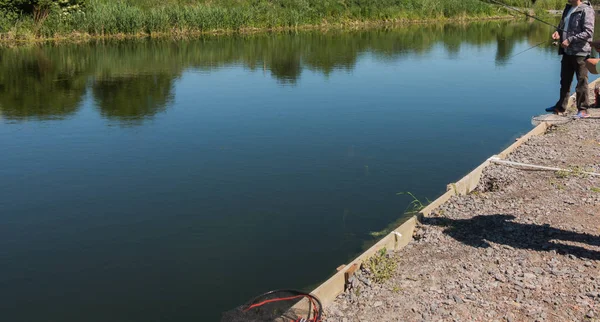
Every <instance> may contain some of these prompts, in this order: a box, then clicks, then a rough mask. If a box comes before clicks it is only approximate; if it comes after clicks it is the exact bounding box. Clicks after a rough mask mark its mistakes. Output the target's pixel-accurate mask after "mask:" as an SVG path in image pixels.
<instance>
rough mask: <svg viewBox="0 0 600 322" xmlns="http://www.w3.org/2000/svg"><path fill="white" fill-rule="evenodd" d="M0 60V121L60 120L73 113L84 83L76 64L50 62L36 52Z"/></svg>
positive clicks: (58, 61)
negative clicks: (0, 115) (5, 119)
mask: <svg viewBox="0 0 600 322" xmlns="http://www.w3.org/2000/svg"><path fill="white" fill-rule="evenodd" d="M1 57H2V59H1V60H0V110H1V112H2V115H3V117H4V118H8V119H27V118H39V119H50V118H63V117H66V116H68V115H71V114H73V113H74V112H75V111H76V110H77V107H78V106H79V103H80V101H81V98H82V96H83V94H84V93H85V87H86V80H85V77H84V76H83V75H82V74H81V70H80V69H79V68H78V66H77V65H76V64H72V63H71V62H69V61H68V60H60V59H59V60H57V61H55V60H51V59H50V58H49V57H47V56H45V55H44V54H43V53H42V52H39V51H31V52H27V51H25V52H21V51H19V55H18V56H12V55H2V56H1Z"/></svg>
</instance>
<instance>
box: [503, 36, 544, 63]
mask: <svg viewBox="0 0 600 322" xmlns="http://www.w3.org/2000/svg"><path fill="white" fill-rule="evenodd" d="M546 43H548V40H544V41H542V42H541V43H539V44H537V45H533V46H531V47H529V48H527V49H525V50H523V51H520V52H518V53H516V54H514V55H512V56H510V57H508V58H507V59H511V58H513V57H516V56H519V55H520V54H523V53H525V52H527V51H530V50H532V49H534V48H537V47H539V46H541V45H543V44H546Z"/></svg>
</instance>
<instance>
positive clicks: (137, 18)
mask: <svg viewBox="0 0 600 322" xmlns="http://www.w3.org/2000/svg"><path fill="white" fill-rule="evenodd" d="M563 2H564V1H558V0H557V1H555V0H545V1H538V2H536V7H535V9H539V8H544V9H547V8H562V6H563ZM509 3H511V4H512V5H516V6H521V7H523V6H526V5H527V4H528V3H529V2H528V1H524V0H513V1H509ZM509 13H510V14H514V13H513V12H509V11H507V10H506V9H503V8H501V7H499V6H495V5H490V4H488V3H485V2H483V1H481V0H220V1H212V0H204V1H202V0H200V1H193V0H164V1H159V0H147V1H146V0H144V1H142V0H128V1H123V0H121V1H112V0H111V1H109V0H90V1H89V2H87V4H86V5H85V7H84V8H83V10H77V11H75V12H71V13H69V14H61V13H60V12H52V13H51V14H50V15H49V16H48V18H47V19H45V20H44V21H42V22H40V23H37V24H36V23H34V21H33V18H31V17H28V16H23V15H20V16H19V15H16V14H8V13H1V14H0V34H2V38H5V39H6V38H10V39H16V40H18V39H28V38H53V37H60V36H73V35H82V34H83V35H90V36H107V35H117V34H126V35H136V34H145V35H147V34H157V33H160V34H162V33H170V34H176V33H193V32H210V31H215V30H229V31H238V30H240V29H246V28H247V29H251V28H257V29H273V28H295V27H298V26H306V25H324V24H325V25H326V24H333V23H335V24H338V23H342V24H343V23H350V22H352V23H355V22H373V21H376V22H379V21H405V20H423V19H441V18H464V17H491V16H501V15H507V14H509Z"/></svg>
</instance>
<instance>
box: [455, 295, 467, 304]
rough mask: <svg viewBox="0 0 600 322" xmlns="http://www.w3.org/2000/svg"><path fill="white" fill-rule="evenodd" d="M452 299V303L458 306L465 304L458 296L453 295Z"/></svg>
mask: <svg viewBox="0 0 600 322" xmlns="http://www.w3.org/2000/svg"><path fill="white" fill-rule="evenodd" d="M452 298H453V299H454V302H456V303H458V304H462V303H465V301H463V299H461V298H460V296H458V295H453V296H452Z"/></svg>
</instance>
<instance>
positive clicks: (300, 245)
mask: <svg viewBox="0 0 600 322" xmlns="http://www.w3.org/2000/svg"><path fill="white" fill-rule="evenodd" d="M549 34H550V28H548V27H546V26H545V25H542V24H540V23H533V24H532V23H527V22H514V21H513V22H488V23H473V24H469V25H461V26H459V25H437V26H411V27H404V28H395V29H387V30H386V29H377V30H367V31H344V32H341V31H329V32H325V33H322V32H301V33H278V34H260V35H250V36H223V37H208V36H207V37H205V38H202V39H194V40H182V41H166V40H155V41H150V40H136V41H112V42H99V43H88V44H60V45H46V46H36V47H31V46H29V47H20V48H12V49H1V50H0V137H1V141H0V155H1V159H0V160H1V162H0V164H1V167H0V290H1V291H0V312H2V320H3V321H12V322H18V321H102V322H104V321H111V322H118V321H123V322H125V321H127V322H130V321H131V322H137V321H140V322H142V321H143V322H149V321H218V319H219V316H220V313H221V312H222V311H224V310H227V309H231V308H233V307H235V306H236V305H240V304H242V303H243V302H244V301H246V300H248V299H249V298H251V297H253V296H255V295H258V294H260V293H263V292H266V291H268V290H271V289H279V288H298V289H303V290H311V289H312V288H313V287H315V286H316V285H318V284H319V283H320V282H322V281H324V280H325V279H326V278H328V277H329V276H330V275H331V274H332V273H333V272H334V271H335V268H336V267H337V266H339V265H340V264H343V263H347V262H348V261H349V260H350V259H352V258H354V257H355V256H356V255H357V254H358V253H360V252H361V251H362V250H364V247H366V246H368V245H369V244H371V243H373V242H374V241H375V239H374V237H372V236H371V232H375V231H379V230H382V229H384V228H385V227H386V226H388V225H390V224H391V223H393V222H396V221H398V220H401V218H403V213H404V210H405V209H406V207H407V206H408V205H409V203H410V201H411V199H410V197H408V196H406V195H398V194H397V193H399V192H407V191H409V192H412V193H414V194H415V195H416V196H417V197H418V198H420V199H422V200H423V201H424V200H425V199H426V198H428V199H430V200H433V199H435V198H436V197H437V196H439V195H440V194H442V193H443V192H444V191H445V188H446V184H448V183H450V182H454V181H456V180H458V179H459V178H461V177H462V176H463V175H464V174H466V173H467V172H469V171H470V170H471V169H472V168H474V167H475V166H477V165H478V164H480V163H481V162H483V161H484V160H485V159H486V158H488V157H490V156H491V155H493V154H495V153H497V152H499V151H500V150H502V149H503V148H505V147H506V146H508V145H509V144H511V143H512V142H514V139H515V138H517V137H518V136H520V135H521V134H523V133H525V132H527V131H529V130H530V129H531V128H532V125H531V117H532V116H534V115H539V114H542V113H544V108H546V107H547V106H549V105H550V104H553V103H554V102H555V101H556V100H557V98H558V89H559V70H560V66H559V61H560V57H559V56H558V55H557V54H556V48H555V47H551V46H549V42H548V43H547V44H545V45H544V46H540V47H537V48H534V49H532V50H529V51H527V52H524V53H522V54H519V55H517V56H514V57H513V55H515V54H518V53H519V52H521V51H523V50H525V49H527V48H529V47H530V46H532V45H535V44H537V43H539V42H541V41H544V40H545V39H548V37H549ZM592 79H594V77H592V75H591V77H590V80H592Z"/></svg>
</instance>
